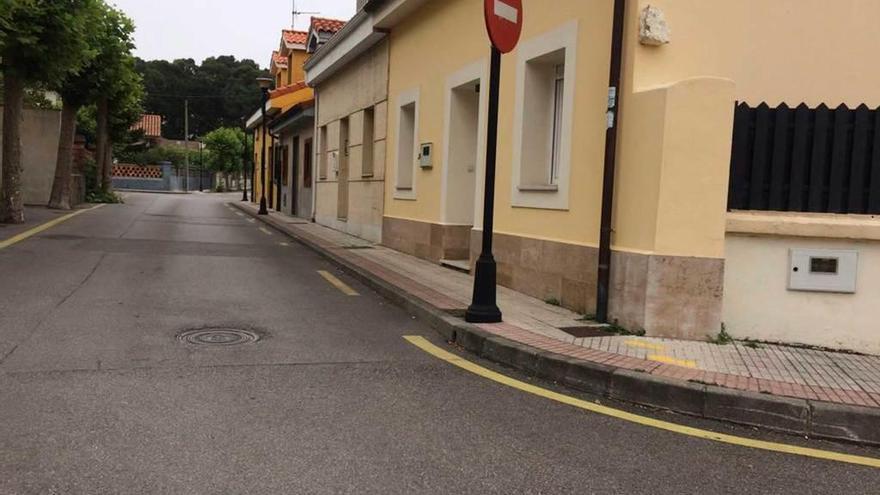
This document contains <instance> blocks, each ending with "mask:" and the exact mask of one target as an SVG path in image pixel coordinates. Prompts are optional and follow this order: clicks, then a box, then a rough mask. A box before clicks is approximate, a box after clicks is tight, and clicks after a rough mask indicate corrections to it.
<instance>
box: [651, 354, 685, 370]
mask: <svg viewBox="0 0 880 495" xmlns="http://www.w3.org/2000/svg"><path fill="white" fill-rule="evenodd" d="M647 359H648V360H649V361H658V362H661V363H666V364H674V365H676V366H683V367H685V368H696V367H697V362H696V361H693V360H691V359H676V358H674V357H669V356H663V355H660V354H649V355H648V357H647Z"/></svg>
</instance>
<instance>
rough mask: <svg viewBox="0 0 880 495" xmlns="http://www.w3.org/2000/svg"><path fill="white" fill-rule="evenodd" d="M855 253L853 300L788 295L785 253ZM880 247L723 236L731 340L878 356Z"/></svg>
mask: <svg viewBox="0 0 880 495" xmlns="http://www.w3.org/2000/svg"><path fill="white" fill-rule="evenodd" d="M791 248H819V249H847V250H856V251H858V252H859V265H858V275H857V282H856V283H857V289H856V293H855V294H831V293H819V292H797V291H789V290H787V284H788V269H789V249H791ZM877 301H880V243H878V242H876V241H854V240H848V239H818V238H801V237H779V236H772V237H768V236H748V235H744V234H731V235H728V237H727V241H726V266H725V277H724V316H723V321H724V323H725V326H726V327H727V331H728V332H729V333H730V334H731V335H733V336H734V337H736V338H752V339H758V340H766V341H781V342H789V343H802V344H809V345H816V346H823V347H832V348H841V349H851V350H857V351H860V352H868V353H880V338H878V336H877V335H878V334H877V330H878V323H877Z"/></svg>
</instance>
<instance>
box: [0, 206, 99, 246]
mask: <svg viewBox="0 0 880 495" xmlns="http://www.w3.org/2000/svg"><path fill="white" fill-rule="evenodd" d="M102 206H104V205H103V204H99V205H95V206H92V207H91V208H85V209H83V210H76V211H74V212H73V213H68V214H67V215H64V216H62V217H58V218H56V219H54V220H50V221H48V222H46V223H44V224H42V225H37V226H36V227H34V228H32V229H30V230H26V231H24V232H22V233H21V234H18V235H14V236H12V237H10V238H9V239H6V240H5V241H0V249H6V248H8V247H9V246H12V245H13V244H18V243H19V242H21V241H23V240H25V239H27V238H29V237H33V236H35V235H37V234H39V233H40V232H43V231H45V230H49V229H51V228H52V227H54V226H56V225H58V224H59V223H61V222H66V221H67V220H70V219H71V218H73V217H75V216H77V215H80V214H83V213H85V212H87V211H92V210H97V209H98V208H100V207H102Z"/></svg>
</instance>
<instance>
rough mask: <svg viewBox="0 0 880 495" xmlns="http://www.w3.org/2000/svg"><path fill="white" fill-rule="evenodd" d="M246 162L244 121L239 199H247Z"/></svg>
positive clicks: (246, 139)
mask: <svg viewBox="0 0 880 495" xmlns="http://www.w3.org/2000/svg"><path fill="white" fill-rule="evenodd" d="M247 164H248V137H247V122H245V123H244V148H242V150H241V166H242V170H241V181H242V182H244V186H243V187H242V193H241V200H242V201H247V200H248V194H247V176H248V175H247V170H248V169H247Z"/></svg>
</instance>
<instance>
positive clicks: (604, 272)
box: [596, 0, 626, 323]
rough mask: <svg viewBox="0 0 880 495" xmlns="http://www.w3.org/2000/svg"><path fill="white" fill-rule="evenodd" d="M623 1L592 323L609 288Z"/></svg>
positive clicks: (617, 17)
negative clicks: (594, 311) (594, 312)
mask: <svg viewBox="0 0 880 495" xmlns="http://www.w3.org/2000/svg"><path fill="white" fill-rule="evenodd" d="M625 21H626V0H614V21H613V22H614V23H613V28H612V32H611V70H610V74H609V76H608V128H607V130H606V131H605V171H604V173H603V179H602V218H601V227H600V232H599V276H598V279H599V280H598V284H597V291H596V292H597V297H596V321H598V322H599V323H608V295H609V292H610V285H611V215H612V212H613V209H614V165H615V163H616V161H617V129H618V127H620V118H619V115H620V100H621V95H622V92H621V91H620V73H621V70H622V66H623V28H624V23H625Z"/></svg>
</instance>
